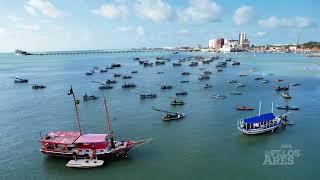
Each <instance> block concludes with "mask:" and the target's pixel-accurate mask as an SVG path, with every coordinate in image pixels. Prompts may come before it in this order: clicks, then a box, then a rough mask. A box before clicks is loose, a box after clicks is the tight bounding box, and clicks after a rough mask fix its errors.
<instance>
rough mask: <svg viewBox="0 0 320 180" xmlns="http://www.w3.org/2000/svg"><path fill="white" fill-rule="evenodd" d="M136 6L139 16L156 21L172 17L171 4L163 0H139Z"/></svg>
mask: <svg viewBox="0 0 320 180" xmlns="http://www.w3.org/2000/svg"><path fill="white" fill-rule="evenodd" d="M134 8H135V12H136V13H137V15H138V16H139V17H142V18H145V19H149V20H152V21H154V22H162V21H166V20H168V19H169V18H170V17H171V6H170V5H169V4H167V3H165V2H163V1H162V0H137V1H136V3H135V4H134Z"/></svg>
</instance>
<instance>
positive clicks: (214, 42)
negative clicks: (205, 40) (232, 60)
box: [209, 38, 224, 49]
mask: <svg viewBox="0 0 320 180" xmlns="http://www.w3.org/2000/svg"><path fill="white" fill-rule="evenodd" d="M223 45H224V39H223V38H217V39H211V40H209V48H211V49H220V48H222V46H223Z"/></svg>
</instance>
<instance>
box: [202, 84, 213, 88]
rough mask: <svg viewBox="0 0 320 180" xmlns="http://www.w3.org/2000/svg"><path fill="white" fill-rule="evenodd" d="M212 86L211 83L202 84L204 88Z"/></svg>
mask: <svg viewBox="0 0 320 180" xmlns="http://www.w3.org/2000/svg"><path fill="white" fill-rule="evenodd" d="M212 87H213V86H212V85H211V84H205V85H204V86H203V88H205V89H207V88H212Z"/></svg>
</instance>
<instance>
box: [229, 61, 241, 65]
mask: <svg viewBox="0 0 320 180" xmlns="http://www.w3.org/2000/svg"><path fill="white" fill-rule="evenodd" d="M231 65H240V62H239V61H233V62H232V63H231Z"/></svg>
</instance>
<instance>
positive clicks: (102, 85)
mask: <svg viewBox="0 0 320 180" xmlns="http://www.w3.org/2000/svg"><path fill="white" fill-rule="evenodd" d="M92 82H94V83H97V84H100V86H99V87H98V88H99V89H100V90H104V89H112V88H113V86H110V85H108V84H103V83H101V82H98V81H92Z"/></svg>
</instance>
